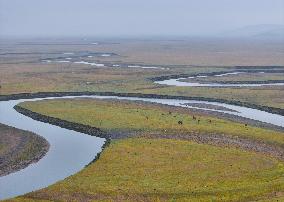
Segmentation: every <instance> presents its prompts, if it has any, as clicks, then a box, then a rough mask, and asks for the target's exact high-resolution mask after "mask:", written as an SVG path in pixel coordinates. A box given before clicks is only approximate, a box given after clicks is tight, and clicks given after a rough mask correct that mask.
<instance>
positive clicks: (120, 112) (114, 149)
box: [13, 98, 284, 201]
mask: <svg viewBox="0 0 284 202" xmlns="http://www.w3.org/2000/svg"><path fill="white" fill-rule="evenodd" d="M60 103H61V104H60ZM26 104H28V105H25V103H21V104H20V105H21V106H22V107H26V106H30V107H31V106H34V108H33V110H34V109H37V110H34V111H36V112H37V113H38V112H40V113H43V112H45V113H44V114H45V116H46V114H50V116H51V117H56V118H58V117H59V115H61V117H65V120H69V121H70V120H72V121H73V122H74V124H85V122H88V123H89V125H91V126H92V127H99V126H100V128H101V130H103V131H105V130H108V129H109V130H108V131H111V130H112V131H113V130H119V131H122V132H124V131H125V129H126V128H128V129H129V130H128V131H134V133H133V134H136V135H137V136H132V137H131V138H129V136H124V137H120V139H118V140H117V139H116V140H114V139H113V140H112V141H111V142H110V145H109V146H108V147H107V148H106V149H105V150H104V151H103V152H102V153H101V155H100V158H99V159H97V161H96V163H94V164H92V163H91V164H90V165H89V166H87V167H86V168H85V169H84V170H82V171H81V172H79V173H77V174H75V175H73V176H70V177H68V178H67V179H66V180H63V181H60V182H58V183H56V184H54V185H52V186H50V187H47V188H45V189H42V190H39V191H35V192H32V193H29V194H26V195H24V196H21V197H18V198H16V199H13V201H22V200H28V201H37V200H55V201H56V200H62V201H72V200H73V201H91V200H130V201H147V200H148V201H153V200H177V201H179V200H181V201H183V200H193V201H200V200H205V201H207V200H212V199H215V200H223V201H232V200H240V201H243V200H252V199H254V200H255V199H271V198H274V197H275V196H277V195H278V193H281V190H282V189H283V167H282V166H283V149H282V148H283V147H281V146H280V145H283V143H284V139H283V133H279V132H275V131H269V130H264V129H259V128H255V127H251V126H245V125H244V124H237V123H233V122H227V121H224V120H218V119H216V118H213V117H204V116H201V114H197V113H196V112H194V115H196V116H198V119H200V123H197V121H194V120H192V114H190V113H189V112H188V111H190V110H185V109H182V108H176V107H169V106H163V107H162V106H161V105H159V104H145V103H143V102H134V103H133V102H131V103H130V101H114V100H108V101H103V100H101V101H98V100H93V99H78V98H77V99H73V100H66V99H64V100H60V99H58V100H43V101H39V102H26ZM23 105H24V106H23ZM30 107H28V108H29V109H31V108H30ZM59 109H60V110H59ZM70 109H71V110H70ZM105 117H108V118H107V119H106V118H105ZM147 117H148V119H147ZM58 119H59V118H58ZM100 120H103V121H102V122H100ZM180 120H182V124H179V123H178V121H180ZM210 120H211V122H210ZM145 128H146V129H147V130H146V131H145V130H143V129H145ZM195 129H197V130H195ZM207 129H208V130H207ZM216 130H221V131H222V132H221V131H220V132H219V133H217V132H216ZM210 131H211V133H210ZM214 132H215V133H214ZM121 134H123V133H121ZM234 134H235V135H234ZM251 134H253V135H255V138H256V139H255V140H253V139H251V137H249V136H250V135H251ZM261 136H262V137H265V138H266V141H262V140H260V139H259V140H257V139H258V138H260V137H261ZM246 137H247V138H246ZM276 139H277V141H278V145H277V143H275V144H274V143H273V142H274V141H276ZM173 165H174V166H173ZM240 190H241V191H240ZM179 193H183V194H179Z"/></svg>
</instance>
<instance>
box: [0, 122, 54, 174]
mask: <svg viewBox="0 0 284 202" xmlns="http://www.w3.org/2000/svg"><path fill="white" fill-rule="evenodd" d="M49 147H50V145H49V143H48V142H47V141H46V140H45V139H44V138H43V137H41V136H39V135H36V134H34V133H31V132H28V131H23V130H19V129H16V128H13V127H9V126H6V125H3V124H0V177H1V176H5V175H8V174H10V173H13V172H16V171H19V170H21V169H23V168H25V167H27V166H28V165H30V164H32V163H36V162H38V161H39V160H40V159H41V158H42V157H43V156H44V155H45V154H46V153H47V152H48V150H49Z"/></svg>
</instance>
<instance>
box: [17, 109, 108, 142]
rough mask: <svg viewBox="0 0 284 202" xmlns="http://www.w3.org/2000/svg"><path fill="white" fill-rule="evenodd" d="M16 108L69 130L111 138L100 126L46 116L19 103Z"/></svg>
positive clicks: (20, 111)
mask: <svg viewBox="0 0 284 202" xmlns="http://www.w3.org/2000/svg"><path fill="white" fill-rule="evenodd" d="M14 109H15V110H16V111H17V112H19V113H20V114H23V115H25V116H27V117H30V118H32V119H34V120H36V121H40V122H44V123H49V124H52V125H55V126H59V127H61V128H65V129H69V130H74V131H77V132H80V133H84V134H87V135H91V136H96V137H101V138H106V139H109V138H110V137H109V135H108V134H107V133H105V132H103V131H102V130H100V129H99V128H96V127H92V126H88V125H84V124H80V123H73V122H70V121H65V120H62V119H58V118H54V117H50V116H46V115H43V114H39V113H36V112H33V111H31V110H28V109H25V108H23V107H20V106H18V105H16V106H14Z"/></svg>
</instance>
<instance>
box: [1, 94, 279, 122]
mask: <svg viewBox="0 0 284 202" xmlns="http://www.w3.org/2000/svg"><path fill="white" fill-rule="evenodd" d="M81 95H101V96H121V97H140V98H157V99H183V100H198V101H209V102H222V103H225V104H231V105H237V106H243V107H249V108H253V109H259V110H262V111H265V112H269V113H273V114H279V115H282V116H284V109H281V108H276V107H268V106H261V105H256V104H252V103H248V102H241V101H235V100H225V99H219V98H206V97H190V96H174V95H157V94H142V93H115V92H90V91H86V92H38V93H19V94H11V95H0V101H8V100H19V99H31V98H46V97H64V96H81Z"/></svg>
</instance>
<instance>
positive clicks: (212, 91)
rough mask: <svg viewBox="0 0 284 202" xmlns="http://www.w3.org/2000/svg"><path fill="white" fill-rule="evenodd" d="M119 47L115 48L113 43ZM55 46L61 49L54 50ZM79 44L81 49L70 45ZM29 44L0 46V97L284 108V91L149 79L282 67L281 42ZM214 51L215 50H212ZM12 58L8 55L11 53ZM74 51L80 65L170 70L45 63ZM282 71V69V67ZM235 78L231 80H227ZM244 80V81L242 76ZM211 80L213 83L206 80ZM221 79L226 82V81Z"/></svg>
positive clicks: (252, 78) (267, 87)
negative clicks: (66, 95)
mask: <svg viewBox="0 0 284 202" xmlns="http://www.w3.org/2000/svg"><path fill="white" fill-rule="evenodd" d="M113 42H115V43H113ZM56 43H57V44H58V45H56ZM72 44H77V45H72ZM90 44H91V41H83V42H82V41H78V40H77V41H76V40H75V41H72V40H69V41H68V40H67V41H63V42H60V41H55V42H54V41H43V42H42V41H39V42H38V41H35V42H34V41H31V42H29V43H28V42H26V43H24V45H23V43H22V42H21V41H20V42H10V43H8V42H7V43H5V44H1V45H0V46H1V48H2V49H3V50H6V51H2V52H0V54H2V55H0V59H1V60H0V73H1V74H0V85H1V88H0V95H6V94H13V93H21V92H47V91H48V92H62V91H111V92H139V93H153V94H167V95H184V96H199V97H208V98H222V99H227V100H239V101H242V102H250V103H254V104H258V105H264V106H270V107H278V108H284V104H283V103H284V100H283V99H284V87H279V86H273V87H269V86H266V87H254V88H207V87H198V88H192V87H171V86H162V85H158V84H154V83H153V82H152V81H151V80H149V78H153V77H159V76H165V75H176V74H196V73H208V72H217V71H232V70H234V68H235V66H236V65H245V66H248V68H250V69H253V67H250V66H251V65H261V66H265V65H268V66H271V65H282V66H283V65H284V61H283V58H284V57H283V53H282V52H283V51H282V50H283V46H282V44H281V43H269V44H267V43H265V42H263V43H262V42H249V41H245V42H244V41H238V42H229V41H223V42H221V41H218V40H217V41H212V40H204V41H200V40H182V41H171V40H164V41H163V40H162V41H161V40H160V41H155V40H152V41H151V40H150V41H147V40H146V41H139V40H136V41H135V40H118V41H115V40H114V41H109V42H106V41H102V42H101V43H100V44H99V45H90ZM213 46H216V47H214V48H213ZM88 51H89V52H112V53H116V54H117V55H116V56H113V57H104V58H102V57H93V58H88V57H82V58H80V57H79V56H80V54H81V53H82V52H88ZM7 52H8V53H10V54H7ZM64 52H73V53H74V55H73V56H70V55H69V56H67V55H65V57H77V59H78V61H80V60H84V61H90V62H93V61H97V62H99V63H113V64H116V63H118V64H138V65H150V66H159V65H160V66H163V65H164V66H166V67H169V70H167V69H165V70H161V69H141V68H114V67H110V66H108V65H106V66H105V67H94V66H90V65H82V64H74V63H42V62H41V60H42V59H45V58H57V57H59V56H60V57H62V56H64V54H63V53H64ZM282 69H283V68H282ZM281 77H282V74H279V75H275V74H269V75H267V76H265V77H264V78H259V75H258V74H250V75H249V77H248V78H245V79H246V80H250V81H252V80H266V79H272V80H278V79H279V78H281ZM229 78H230V79H231V77H229ZM239 78H240V77H239ZM207 79H208V81H209V80H210V79H212V78H207ZM223 79H226V78H225V77H224V78H223Z"/></svg>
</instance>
